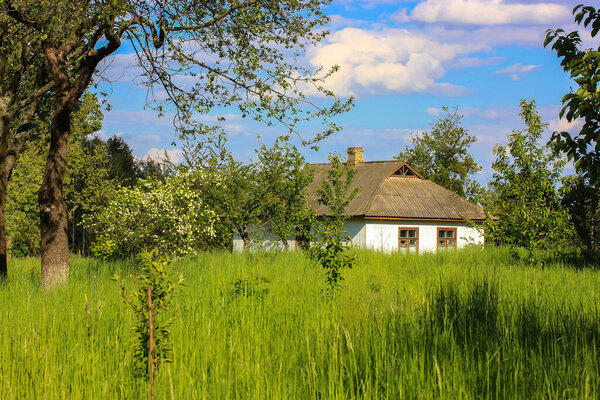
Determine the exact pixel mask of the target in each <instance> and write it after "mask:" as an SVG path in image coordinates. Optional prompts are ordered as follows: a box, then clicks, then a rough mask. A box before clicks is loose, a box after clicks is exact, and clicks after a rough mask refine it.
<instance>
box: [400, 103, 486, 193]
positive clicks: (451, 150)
mask: <svg viewBox="0 0 600 400" xmlns="http://www.w3.org/2000/svg"><path fill="white" fill-rule="evenodd" d="M442 111H443V113H444V114H443V116H442V117H440V118H439V119H438V120H437V121H436V122H434V123H432V124H431V130H430V131H429V132H421V133H418V134H414V135H412V136H411V139H410V141H411V146H406V148H405V149H404V151H402V152H400V154H399V155H398V156H397V157H396V158H397V159H400V160H404V161H406V162H408V163H409V164H410V165H412V166H413V167H415V168H416V170H417V171H419V173H421V174H422V175H423V176H424V177H425V178H427V179H429V180H431V181H433V182H435V183H437V184H438V185H441V186H443V187H445V188H446V189H449V190H451V191H453V192H454V193H457V194H458V195H460V196H463V197H469V198H473V197H476V195H477V192H478V190H479V185H478V184H477V182H475V181H474V180H472V179H471V178H470V175H472V174H474V173H475V172H477V171H479V170H480V169H481V167H480V166H479V165H478V164H477V163H476V162H475V160H474V159H473V157H472V156H471V154H469V147H470V146H471V144H473V143H475V142H476V141H477V138H476V137H475V136H473V135H471V134H469V131H467V130H466V129H464V128H463V127H462V125H461V122H462V117H463V116H462V114H461V113H460V112H459V110H458V108H457V107H454V108H448V107H443V108H442Z"/></svg>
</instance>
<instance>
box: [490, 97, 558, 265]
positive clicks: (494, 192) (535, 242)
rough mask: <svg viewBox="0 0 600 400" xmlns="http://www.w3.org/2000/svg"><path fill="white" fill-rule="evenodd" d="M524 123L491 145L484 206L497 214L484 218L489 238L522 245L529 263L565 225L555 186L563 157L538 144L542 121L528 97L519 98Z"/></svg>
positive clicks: (536, 259) (548, 247)
mask: <svg viewBox="0 0 600 400" xmlns="http://www.w3.org/2000/svg"><path fill="white" fill-rule="evenodd" d="M520 116H521V118H522V119H523V121H524V122H525V125H526V128H525V129H522V130H514V131H513V133H512V134H510V135H509V136H508V145H507V146H496V147H495V148H494V154H495V155H496V161H494V163H493V164H492V168H493V169H494V171H495V172H494V177H493V179H492V181H491V182H490V189H491V195H490V196H488V201H487V205H486V208H487V211H489V212H490V213H491V214H492V215H494V216H496V217H497V218H498V220H497V221H492V220H491V219H490V220H488V222H487V224H486V228H487V232H486V234H487V236H488V238H489V239H492V240H493V241H495V242H497V243H500V244H507V245H509V246H510V247H511V248H512V250H513V254H514V255H515V256H518V252H517V248H519V247H520V248H524V249H526V251H527V261H528V262H529V263H540V262H541V261H542V260H541V258H540V255H539V252H540V251H541V250H545V251H548V250H551V249H554V248H555V247H556V244H557V243H560V239H561V238H563V237H564V234H565V232H566V231H567V230H568V229H569V224H568V217H567V215H566V212H565V210H564V209H563V208H562V207H561V204H560V199H559V196H558V190H557V186H558V183H559V180H560V175H561V173H562V169H563V166H564V161H563V160H561V159H560V157H559V156H557V155H555V154H553V153H552V152H551V151H550V149H549V148H548V147H547V146H543V145H541V144H540V143H539V142H540V139H541V137H542V132H543V131H544V129H545V128H546V126H547V124H545V123H544V122H542V119H541V117H540V116H539V115H538V113H537V111H536V108H535V103H534V102H533V101H526V100H521V113H520Z"/></svg>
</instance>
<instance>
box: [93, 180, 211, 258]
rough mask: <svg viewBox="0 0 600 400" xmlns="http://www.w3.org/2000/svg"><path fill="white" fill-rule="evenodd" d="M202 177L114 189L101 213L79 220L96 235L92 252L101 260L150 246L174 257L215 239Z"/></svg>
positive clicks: (191, 251)
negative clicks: (113, 194)
mask: <svg viewBox="0 0 600 400" xmlns="http://www.w3.org/2000/svg"><path fill="white" fill-rule="evenodd" d="M206 179H208V176H207V175H206V174H204V173H203V172H202V171H199V170H187V171H185V172H181V173H179V174H176V175H173V176H168V177H166V178H164V179H163V180H157V179H145V180H140V181H139V182H138V184H137V185H135V186H134V187H132V188H122V189H119V190H118V191H117V194H116V196H115V198H114V199H113V200H112V201H111V202H110V204H109V206H108V207H107V208H106V209H104V210H103V211H100V212H98V213H96V214H94V215H90V217H89V218H88V219H86V221H85V222H84V224H85V226H86V228H88V229H90V230H91V231H93V232H94V234H95V235H94V236H95V237H96V240H95V242H94V244H93V245H92V246H91V250H92V253H93V254H94V255H96V256H99V257H102V258H119V257H130V256H133V255H136V254H139V253H141V252H142V251H144V250H145V249H151V248H157V249H158V250H159V251H160V252H161V253H162V254H166V255H170V256H174V257H181V256H185V255H187V254H192V253H195V252H196V251H198V250H199V249H200V248H202V246H203V244H204V243H206V241H208V240H210V239H211V238H212V237H213V236H214V225H215V222H216V221H217V215H216V213H215V212H214V211H212V210H211V209H209V208H208V206H207V205H206V204H205V202H204V201H203V199H202V193H201V191H200V190H199V189H198V187H199V186H200V183H202V182H203V181H204V180H206ZM210 179H213V180H214V178H212V177H211V178H210ZM212 184H215V185H219V182H218V181H215V182H212Z"/></svg>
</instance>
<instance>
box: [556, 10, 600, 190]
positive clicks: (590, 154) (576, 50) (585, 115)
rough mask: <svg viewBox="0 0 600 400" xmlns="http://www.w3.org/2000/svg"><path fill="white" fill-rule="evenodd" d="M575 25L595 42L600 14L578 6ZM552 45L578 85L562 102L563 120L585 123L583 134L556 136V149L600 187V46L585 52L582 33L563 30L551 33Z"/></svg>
mask: <svg viewBox="0 0 600 400" xmlns="http://www.w3.org/2000/svg"><path fill="white" fill-rule="evenodd" d="M573 14H574V16H575V17H574V19H575V23H577V24H579V25H583V27H585V28H588V27H589V28H590V29H591V31H590V35H591V36H592V38H594V37H596V35H597V34H598V32H599V31H600V11H597V10H596V9H595V8H594V7H591V6H584V5H581V4H580V5H578V6H576V7H575V8H574V9H573ZM550 44H552V50H554V51H556V55H557V57H558V58H559V59H560V60H561V61H560V65H561V66H562V68H563V69H564V71H565V72H567V73H568V74H569V75H570V77H571V78H572V79H573V80H574V81H575V83H576V84H577V88H576V90H575V91H571V92H570V93H567V94H566V95H564V96H563V98H562V103H563V108H562V109H561V110H560V114H559V116H560V118H563V117H564V118H566V119H567V121H569V122H574V121H576V120H582V121H583V125H582V127H581V130H580V131H579V132H578V133H576V134H574V135H571V134H570V133H569V132H554V134H553V135H552V139H551V140H552V142H553V144H554V148H555V149H556V150H558V151H562V152H564V153H565V154H567V157H568V158H569V160H573V161H574V163H575V167H576V168H577V170H578V171H579V172H581V173H582V174H583V175H584V176H585V177H586V178H589V179H591V181H592V183H594V184H599V183H600V140H599V139H600V86H599V85H598V83H599V82H600V46H598V47H597V48H595V49H594V48H591V49H583V48H582V40H581V36H580V34H579V32H577V31H573V32H570V33H566V32H565V31H564V30H563V29H556V30H548V31H547V32H546V39H545V41H544V46H548V45H550Z"/></svg>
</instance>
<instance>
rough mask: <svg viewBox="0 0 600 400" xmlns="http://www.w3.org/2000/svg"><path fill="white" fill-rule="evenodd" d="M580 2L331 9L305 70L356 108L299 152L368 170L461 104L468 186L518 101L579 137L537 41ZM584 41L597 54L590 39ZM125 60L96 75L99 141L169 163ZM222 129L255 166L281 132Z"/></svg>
mask: <svg viewBox="0 0 600 400" xmlns="http://www.w3.org/2000/svg"><path fill="white" fill-rule="evenodd" d="M579 1H580V0H575V1H571V0H560V1H559V0H539V1H537V0H533V1H527V0H420V1H393V0H334V2H333V3H332V4H331V5H330V6H328V8H327V9H326V12H327V14H328V15H330V16H331V18H332V21H331V24H330V25H329V27H328V28H329V30H330V32H331V34H330V35H329V37H328V38H327V39H326V40H325V41H324V42H322V43H321V44H320V45H319V46H318V47H316V48H314V49H311V50H309V51H308V52H307V54H306V55H305V59H304V60H303V62H305V63H307V64H308V65H311V66H314V67H316V66H318V65H323V66H325V67H328V66H332V65H335V64H337V65H339V66H340V67H341V68H340V71H339V72H338V73H337V74H336V75H335V76H334V77H332V78H331V80H330V81H329V82H327V86H328V88H331V89H332V90H334V92H336V94H338V95H340V96H342V97H347V96H354V97H355V98H356V100H355V104H356V105H355V107H354V108H353V109H352V110H351V111H350V112H349V113H347V114H345V115H343V116H342V117H340V118H338V119H337V122H338V123H339V124H340V125H341V126H342V127H343V128H344V129H343V131H342V132H339V133H337V134H335V135H334V136H332V137H330V138H328V139H326V140H324V141H323V142H321V143H320V150H319V151H316V152H315V151H313V150H310V149H308V148H304V149H302V152H303V154H304V155H305V157H306V158H307V159H308V160H309V161H310V162H324V161H326V159H327V155H328V153H329V152H331V151H338V152H341V153H345V151H346V147H349V146H362V147H364V149H365V159H366V160H367V161H370V160H386V159H391V158H392V157H394V156H395V155H397V154H398V153H399V152H400V151H402V150H403V149H404V148H405V146H406V145H407V144H409V142H408V141H409V139H410V136H411V134H414V133H416V132H418V131H422V130H427V129H428V127H429V124H430V123H432V122H434V121H435V120H436V119H437V117H438V116H439V115H440V114H439V113H440V109H441V107H443V106H450V107H452V106H458V107H459V108H460V110H461V112H462V113H463V114H464V119H463V126H464V127H465V128H466V129H468V130H469V132H470V133H471V134H473V135H475V136H476V137H477V139H478V141H477V143H475V144H474V145H473V146H472V153H473V155H474V156H475V159H476V161H477V162H479V163H480V164H481V165H482V167H483V170H482V171H481V173H480V174H479V175H478V176H477V179H478V180H479V181H480V182H481V183H486V182H487V181H488V180H489V178H490V177H491V173H492V172H491V168H490V164H491V162H492V161H493V155H492V149H493V147H494V146H495V145H497V144H504V143H506V136H507V135H508V134H509V133H510V132H511V130H513V129H520V128H522V123H521V122H520V120H519V118H518V112H519V109H518V105H519V101H520V99H522V98H527V99H534V100H535V101H536V104H537V106H538V110H539V111H540V113H541V115H542V117H543V118H544V120H545V121H546V122H548V123H549V124H550V127H549V130H548V132H547V134H546V137H549V135H550V132H551V131H553V130H574V129H577V127H578V125H577V124H575V125H569V124H567V123H566V121H561V120H559V119H558V112H559V110H560V107H561V106H560V99H561V97H562V96H563V95H564V94H565V93H566V92H568V91H569V88H570V87H571V85H572V83H571V82H570V81H569V79H568V76H567V75H566V74H565V73H564V72H563V71H562V70H561V69H560V66H559V65H558V59H557V58H556V56H555V54H554V53H553V52H552V51H550V50H549V49H544V48H543V46H542V43H543V39H544V36H545V31H546V29H548V28H559V27H561V28H565V29H566V30H576V29H577V27H576V26H575V25H573V22H572V21H573V17H572V14H571V10H572V8H573V7H574V6H575V5H576V4H577V3H578V2H579ZM588 3H589V2H588ZM584 43H585V45H586V47H592V46H593V47H598V43H597V39H596V41H595V42H594V41H593V40H592V39H590V38H589V37H587V36H584ZM131 59H132V57H130V55H129V54H127V51H122V52H121V53H120V54H118V55H117V56H116V57H115V59H114V60H112V62H111V63H110V64H109V65H108V66H107V67H106V70H105V71H104V73H105V74H107V75H108V76H110V77H111V78H112V79H113V80H114V79H117V78H118V79H117V81H116V82H115V83H113V84H112V86H111V87H110V88H109V87H108V86H106V85H104V86H103V87H101V88H102V89H103V90H110V91H111V95H110V97H109V102H110V103H111V106H112V109H111V111H109V112H106V113H105V120H104V124H103V130H102V135H103V137H109V136H112V135H114V134H116V135H119V136H123V137H124V138H125V139H126V140H127V142H128V143H130V145H131V147H132V148H133V150H134V154H135V155H136V156H138V157H143V156H145V155H147V154H151V155H155V154H157V153H160V152H162V150H163V149H166V150H167V151H168V152H169V153H170V154H171V155H172V157H173V158H175V159H176V158H177V155H178V152H179V150H178V149H177V147H174V146H172V145H171V143H172V142H173V140H174V135H175V133H174V129H173V127H172V123H171V120H170V119H169V118H168V117H166V118H157V117H156V115H155V113H154V112H153V111H151V110H147V109H145V107H144V105H145V96H146V91H145V89H144V88H141V87H139V86H136V84H135V79H134V75H133V74H131V73H130V72H131V71H132V68H131V67H130V65H129V64H128V62H129V61H128V60H131ZM220 112H223V111H222V110H221V111H220ZM216 117H217V114H214V115H210V116H206V117H205V119H206V120H207V121H213V120H216ZM224 128H225V129H226V131H227V133H228V137H229V140H228V144H229V147H230V148H231V150H232V151H233V153H234V154H235V155H236V157H237V158H239V159H241V160H248V159H250V158H251V157H252V156H253V149H254V148H256V147H257V146H258V143H259V142H258V139H257V135H260V136H261V140H262V141H263V142H265V143H270V142H272V141H273V140H274V138H275V137H276V136H278V135H280V134H283V133H285V130H284V129H283V128H277V127H269V128H267V127H265V126H263V125H259V124H256V123H253V122H251V121H247V120H245V119H242V118H241V116H239V115H236V114H235V113H232V114H229V115H228V118H227V122H225V123H224ZM566 172H570V171H566Z"/></svg>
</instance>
